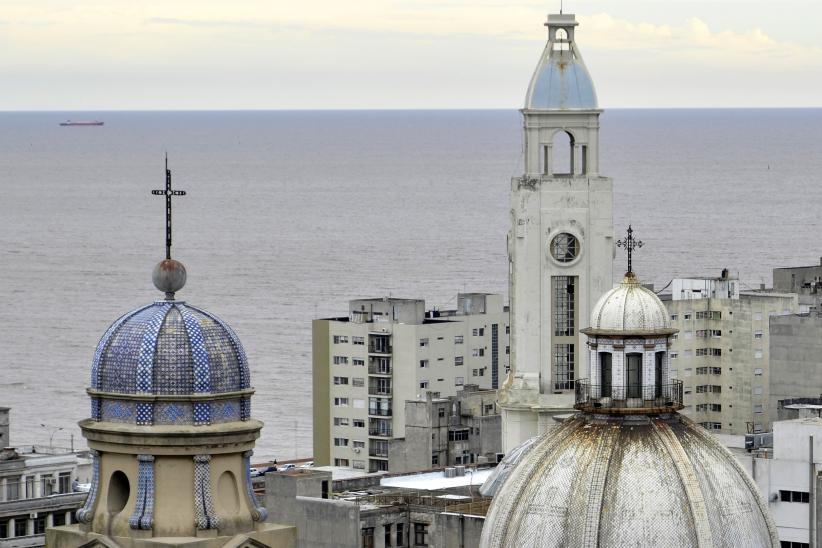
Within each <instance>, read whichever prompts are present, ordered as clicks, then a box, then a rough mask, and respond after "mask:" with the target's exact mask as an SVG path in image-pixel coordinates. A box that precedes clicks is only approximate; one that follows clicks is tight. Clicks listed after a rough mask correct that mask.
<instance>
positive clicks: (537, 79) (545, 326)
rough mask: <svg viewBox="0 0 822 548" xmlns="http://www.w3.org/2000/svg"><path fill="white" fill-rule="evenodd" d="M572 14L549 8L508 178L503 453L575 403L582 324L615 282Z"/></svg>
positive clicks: (595, 134) (593, 111) (604, 184)
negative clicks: (519, 163)
mask: <svg viewBox="0 0 822 548" xmlns="http://www.w3.org/2000/svg"><path fill="white" fill-rule="evenodd" d="M577 24H578V23H577V22H576V20H575V17H574V15H572V14H552V15H549V16H548V21H547V23H546V24H545V25H546V26H547V27H548V43H547V45H546V47H545V50H544V52H543V54H542V56H541V57H540V61H539V64H538V65H537V68H536V70H535V72H534V75H533V77H532V79H531V84H530V86H529V88H528V92H527V95H526V100H525V107H524V108H523V109H522V111H521V112H522V115H523V132H524V141H523V142H524V146H523V164H524V173H523V175H521V176H518V177H514V178H513V179H512V181H511V195H510V196H511V228H510V231H509V233H508V258H509V280H510V283H509V285H510V288H509V294H510V299H511V368H512V369H511V375H510V377H509V379H508V380H507V381H506V383H505V384H504V385H503V386H502V387H501V390H500V396H499V401H500V404H501V412H502V415H503V446H504V448H505V450H506V451H508V450H510V449H511V448H513V447H515V446H517V445H519V444H520V443H521V442H523V441H524V440H526V439H528V438H531V437H533V436H535V435H537V434H538V433H540V432H542V431H544V430H545V429H546V428H549V427H550V425H551V424H553V420H552V419H551V417H552V416H554V415H557V414H560V413H567V412H569V411H570V410H571V409H572V408H573V405H574V382H575V380H576V378H577V377H578V376H579V372H580V371H581V367H582V366H583V364H584V363H585V362H584V346H583V341H582V340H581V339H580V334H579V329H580V328H581V327H585V326H584V325H581V324H580V323H581V322H585V321H587V318H588V317H589V314H590V311H591V309H592V307H593V305H594V303H596V301H597V299H599V297H600V296H601V295H602V294H603V293H605V291H607V290H609V289H611V287H612V281H613V278H612V268H613V254H614V239H613V232H614V231H613V212H612V209H613V205H612V202H613V185H612V181H611V179H609V178H607V177H603V176H602V175H600V173H599V116H600V114H601V112H602V111H601V110H600V109H599V108H598V106H597V100H596V92H595V91H594V85H593V81H592V80H591V77H590V75H589V74H588V70H587V68H586V67H585V63H584V61H583V59H582V55H581V54H580V51H579V49H578V47H577V45H576V42H575V41H574V32H575V29H576V26H577Z"/></svg>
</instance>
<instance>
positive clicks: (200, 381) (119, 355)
mask: <svg viewBox="0 0 822 548" xmlns="http://www.w3.org/2000/svg"><path fill="white" fill-rule="evenodd" d="M250 392H251V390H250V378H249V370H248V361H247V360H246V356H245V352H244V351H243V347H242V344H241V343H240V340H239V338H238V337H237V335H236V334H235V333H234V331H232V329H231V328H230V327H229V326H228V325H227V324H225V323H224V322H222V321H221V320H219V319H218V318H216V317H215V316H213V315H212V314H209V313H208V312H205V311H203V310H201V309H199V308H195V307H193V306H190V305H187V304H185V303H183V302H181V301H158V302H155V303H154V304H151V305H148V306H145V307H142V308H138V309H137V310H134V311H132V312H129V313H128V314H126V315H124V316H123V317H121V318H120V319H118V320H117V321H116V322H114V324H112V325H111V327H109V328H108V330H107V331H106V333H105V334H104V335H103V337H102V339H100V343H99V344H98V345H97V350H96V351H95V353H94V361H93V363H92V367H91V389H90V391H89V393H90V394H91V397H92V417H93V418H94V419H97V420H102V421H114V422H130V423H136V424H147V425H150V424H210V423H213V422H227V421H232V420H245V419H247V418H248V416H249V411H250V409H249V407H250V403H249V402H250V400H249V397H250Z"/></svg>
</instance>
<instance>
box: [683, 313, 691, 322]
mask: <svg viewBox="0 0 822 548" xmlns="http://www.w3.org/2000/svg"><path fill="white" fill-rule="evenodd" d="M682 319H683V320H690V319H691V313H690V312H685V313H684V314H683V315H682Z"/></svg>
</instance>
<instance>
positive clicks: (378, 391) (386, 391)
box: [368, 379, 391, 397]
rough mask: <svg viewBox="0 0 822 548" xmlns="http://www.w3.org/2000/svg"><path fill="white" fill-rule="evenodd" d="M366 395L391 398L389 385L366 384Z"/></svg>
mask: <svg viewBox="0 0 822 548" xmlns="http://www.w3.org/2000/svg"><path fill="white" fill-rule="evenodd" d="M376 380H387V379H376ZM368 395H369V396H389V397H390V396H391V383H390V382H388V383H378V382H377V383H374V382H370V383H368Z"/></svg>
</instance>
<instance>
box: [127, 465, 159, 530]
mask: <svg viewBox="0 0 822 548" xmlns="http://www.w3.org/2000/svg"><path fill="white" fill-rule="evenodd" d="M137 463H138V464H137V502H136V504H135V505H134V513H133V514H131V518H130V519H129V520H128V525H129V527H131V528H132V529H144V530H148V529H151V528H152V526H153V524H154V456H153V455H137Z"/></svg>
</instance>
